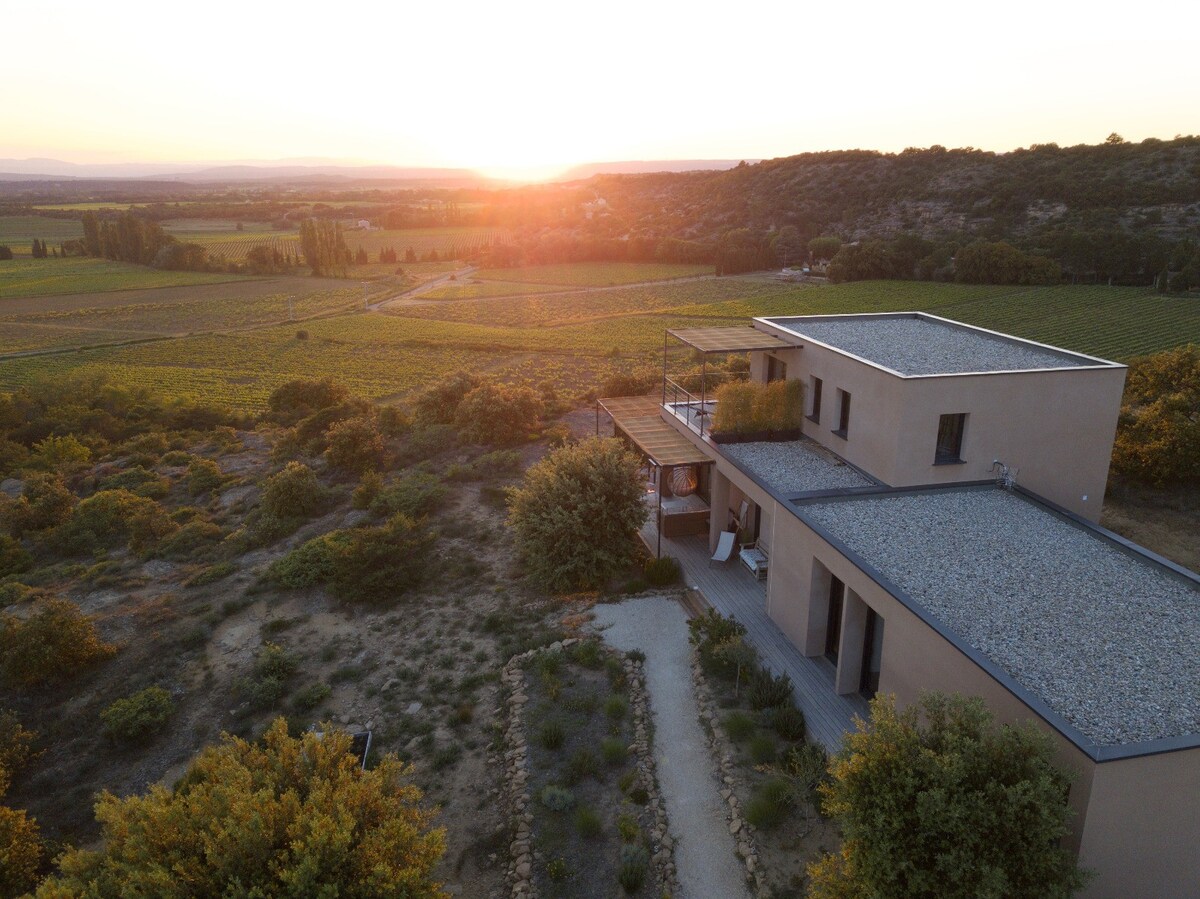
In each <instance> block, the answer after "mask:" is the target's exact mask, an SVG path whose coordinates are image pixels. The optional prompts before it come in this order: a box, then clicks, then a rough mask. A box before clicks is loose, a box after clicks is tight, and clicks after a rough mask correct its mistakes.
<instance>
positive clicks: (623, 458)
mask: <svg viewBox="0 0 1200 899" xmlns="http://www.w3.org/2000/svg"><path fill="white" fill-rule="evenodd" d="M639 471H640V469H639V464H638V460H637V457H636V456H634V455H632V454H631V453H629V452H628V451H627V450H626V449H625V448H624V447H623V446H622V444H621V443H620V441H617V440H614V439H601V438H595V439H591V440H585V441H582V442H580V443H577V444H575V445H573V446H565V447H562V448H561V449H557V450H554V451H553V452H551V453H550V454H549V455H548V456H546V457H545V458H544V459H542V460H541V461H540V462H538V463H537V464H536V465H534V466H533V467H532V468H530V469H529V470H528V471H527V472H526V473H525V483H524V485H523V486H522V487H520V488H518V489H514V490H512V491H510V493H509V518H508V520H509V524H510V525H511V527H512V528H513V531H514V534H515V536H516V541H517V546H518V548H519V549H520V552H521V555H522V558H523V559H524V562H525V566H526V569H527V571H528V572H529V575H530V577H531V578H532V579H533V580H534V581H536V582H538V583H540V584H541V585H542V586H544V587H547V588H549V589H551V590H572V589H578V588H583V587H595V586H599V585H601V584H603V583H604V582H605V581H606V580H607V579H608V578H609V576H610V575H611V573H612V572H613V571H616V570H620V569H621V568H623V567H624V566H625V565H627V564H628V563H629V561H630V559H632V558H633V556H634V554H635V552H636V551H637V547H638V537H637V533H638V528H639V527H641V525H642V523H643V522H644V521H645V520H646V515H647V512H648V510H647V507H646V504H645V502H644V500H643V495H642V482H641V475H640V473H639Z"/></svg>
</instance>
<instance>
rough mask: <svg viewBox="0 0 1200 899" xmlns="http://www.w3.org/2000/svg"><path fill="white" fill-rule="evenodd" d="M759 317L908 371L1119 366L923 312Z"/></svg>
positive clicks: (879, 363)
mask: <svg viewBox="0 0 1200 899" xmlns="http://www.w3.org/2000/svg"><path fill="white" fill-rule="evenodd" d="M758 321H761V322H765V323H766V324H768V325H773V326H774V327H776V328H780V329H782V330H784V331H787V332H788V333H791V334H794V335H796V336H797V337H800V338H801V339H803V340H807V341H811V342H813V343H817V344H821V345H823V346H826V347H829V348H830V349H834V350H837V351H839V352H841V353H844V354H846V355H849V356H853V357H854V358H856V359H859V360H861V361H863V362H867V363H869V364H871V365H875V366H877V367H879V368H884V369H887V370H888V371H891V372H893V373H895V374H898V375H901V376H905V377H921V376H929V375H950V374H974V373H994V372H1006V371H1031V370H1045V369H1064V368H1095V367H1118V366H1117V363H1114V362H1109V361H1107V360H1104V359H1097V358H1094V357H1092V356H1085V355H1083V354H1082V353H1074V352H1071V351H1070V350H1064V349H1060V348H1058V347H1052V346H1047V345H1045V344H1041V343H1035V342H1033V341H1031V340H1022V339H1021V338H1019V337H1012V336H1010V335H1007V334H1000V333H998V332H996V331H989V330H987V329H985V328H976V327H974V326H972V325H965V324H962V323H961V322H956V321H952V320H950V319H946V318H940V317H938V316H936V315H928V314H926V313H923V312H895V313H872V314H867V315H801V316H785V317H780V318H763V319H758Z"/></svg>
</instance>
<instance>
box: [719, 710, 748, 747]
mask: <svg viewBox="0 0 1200 899" xmlns="http://www.w3.org/2000/svg"><path fill="white" fill-rule="evenodd" d="M724 725H725V733H727V734H729V739H731V740H733V741H734V742H737V743H740V742H742V740H745V739H747V738H748V737H749V736H750V735H751V734H752V733H754V719H753V718H751V717H750V716H749V715H747V714H746V713H745V712H730V713H729V714H728V715H726V716H725V721H724Z"/></svg>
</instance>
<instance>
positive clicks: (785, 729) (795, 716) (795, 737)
mask: <svg viewBox="0 0 1200 899" xmlns="http://www.w3.org/2000/svg"><path fill="white" fill-rule="evenodd" d="M771 727H772V728H773V729H774V731H775V733H777V734H779V736H781V737H783V739H785V740H791V741H792V742H796V741H799V740H803V739H804V731H805V728H804V713H803V712H802V711H800V710H799V709H798V708H796V707H795V706H794V705H792V704H791V703H788V704H786V705H781V706H779V708H777V709H775V710H774V712H773V713H772V715H771Z"/></svg>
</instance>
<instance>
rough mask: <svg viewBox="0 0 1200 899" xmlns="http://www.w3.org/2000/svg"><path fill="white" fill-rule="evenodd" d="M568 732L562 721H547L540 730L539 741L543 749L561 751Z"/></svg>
mask: <svg viewBox="0 0 1200 899" xmlns="http://www.w3.org/2000/svg"><path fill="white" fill-rule="evenodd" d="M566 739H567V732H566V730H565V729H564V728H563V726H562V722H561V721H547V722H545V723H544V724H543V725H542V726H541V727H539V728H538V735H537V740H538V743H539V744H540V745H541V746H542V748H543V749H551V750H553V749H561V748H562V745H563V743H564V742H566Z"/></svg>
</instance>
